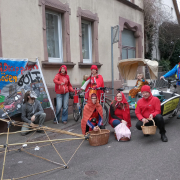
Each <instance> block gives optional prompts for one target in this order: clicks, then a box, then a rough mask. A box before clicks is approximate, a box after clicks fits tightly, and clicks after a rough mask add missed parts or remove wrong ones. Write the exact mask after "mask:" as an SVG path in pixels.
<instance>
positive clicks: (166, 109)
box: [161, 96, 180, 116]
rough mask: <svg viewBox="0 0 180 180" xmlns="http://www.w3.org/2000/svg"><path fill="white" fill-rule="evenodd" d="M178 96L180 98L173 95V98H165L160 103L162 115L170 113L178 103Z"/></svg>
mask: <svg viewBox="0 0 180 180" xmlns="http://www.w3.org/2000/svg"><path fill="white" fill-rule="evenodd" d="M179 98H180V96H174V97H173V98H171V99H169V100H166V101H165V102H164V103H163V104H162V105H161V114H162V115H163V116H165V115H168V114H170V113H172V112H173V111H174V110H175V109H176V108H177V106H178V104H179Z"/></svg>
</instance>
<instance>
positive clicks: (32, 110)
mask: <svg viewBox="0 0 180 180" xmlns="http://www.w3.org/2000/svg"><path fill="white" fill-rule="evenodd" d="M36 98H37V95H36V93H35V92H34V91H27V92H26V93H25V95H24V104H23V106H22V111H21V119H22V120H23V121H24V122H25V123H28V124H29V126H31V127H37V126H35V124H39V126H42V125H43V123H44V120H45V118H46V113H44V110H43V108H42V106H41V103H40V102H39V101H38V100H36ZM26 130H29V128H28V126H25V125H23V127H22V128H21V131H22V132H21V135H26V134H27V132H25V131H26ZM23 131H24V132H23ZM37 132H38V131H37ZM39 132H42V131H40V130H39Z"/></svg>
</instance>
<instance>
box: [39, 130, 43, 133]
mask: <svg viewBox="0 0 180 180" xmlns="http://www.w3.org/2000/svg"><path fill="white" fill-rule="evenodd" d="M37 132H38V133H45V132H44V131H43V130H37Z"/></svg>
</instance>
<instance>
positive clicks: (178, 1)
mask: <svg viewBox="0 0 180 180" xmlns="http://www.w3.org/2000/svg"><path fill="white" fill-rule="evenodd" d="M177 3H178V6H179V10H180V0H177Z"/></svg>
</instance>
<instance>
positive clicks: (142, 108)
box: [135, 85, 168, 142]
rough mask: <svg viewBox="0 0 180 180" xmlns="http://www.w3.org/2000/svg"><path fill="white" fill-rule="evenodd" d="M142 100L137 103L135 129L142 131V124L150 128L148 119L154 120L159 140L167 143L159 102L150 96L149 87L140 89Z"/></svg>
mask: <svg viewBox="0 0 180 180" xmlns="http://www.w3.org/2000/svg"><path fill="white" fill-rule="evenodd" d="M141 93H142V96H143V98H142V99H140V100H139V101H138V102H137V107H136V110H135V114H136V116H137V118H138V119H139V121H138V122H137V123H136V128H137V129H138V130H142V128H141V126H142V125H143V123H144V124H145V126H152V125H153V122H152V121H151V120H148V119H154V121H155V124H156V126H157V127H158V128H159V133H160V134H161V140H162V141H163V142H167V141H168V138H167V137H166V135H165V133H166V130H165V124H164V119H163V116H162V115H161V102H160V100H159V99H158V98H157V97H154V96H153V95H152V94H151V90H150V86H148V85H144V86H143V87H142V88H141Z"/></svg>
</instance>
